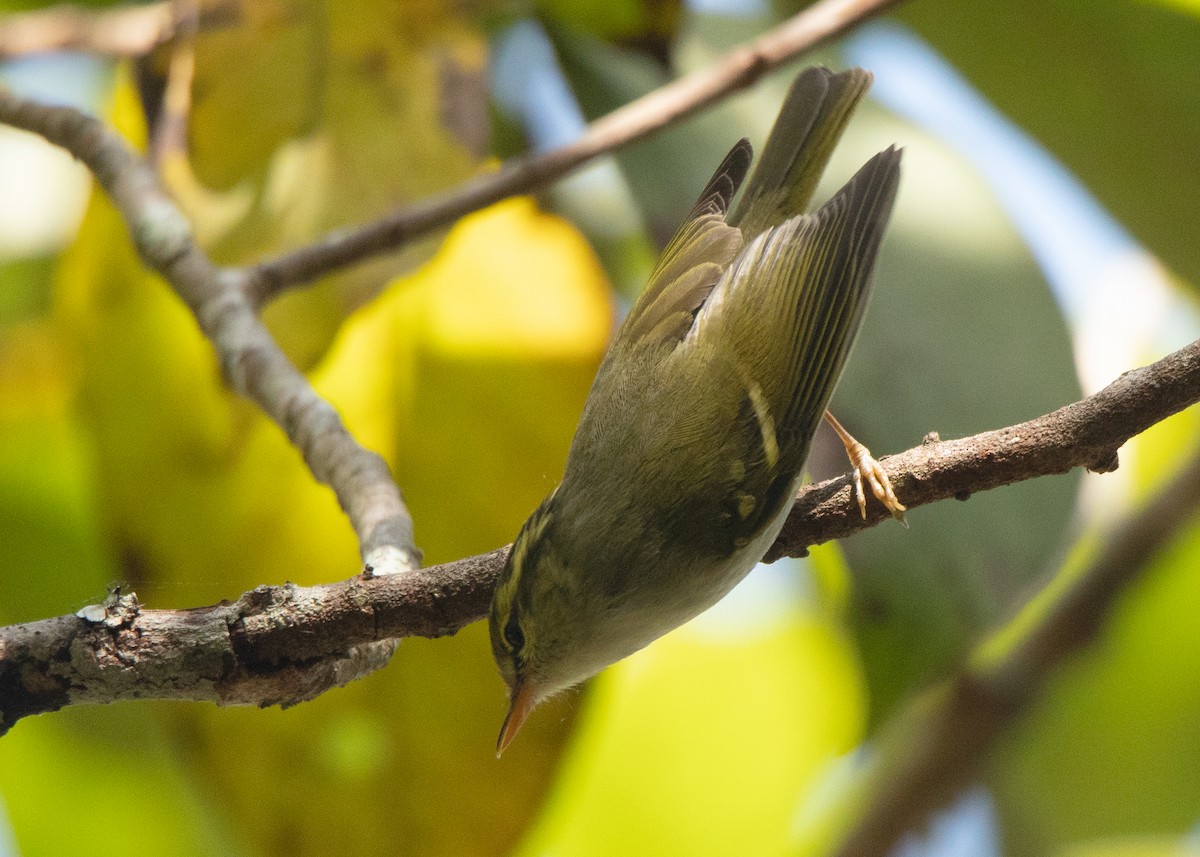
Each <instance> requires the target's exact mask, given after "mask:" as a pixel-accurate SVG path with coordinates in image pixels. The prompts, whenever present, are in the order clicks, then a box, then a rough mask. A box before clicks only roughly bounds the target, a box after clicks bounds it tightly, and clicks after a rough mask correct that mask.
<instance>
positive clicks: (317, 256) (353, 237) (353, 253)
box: [248, 0, 900, 306]
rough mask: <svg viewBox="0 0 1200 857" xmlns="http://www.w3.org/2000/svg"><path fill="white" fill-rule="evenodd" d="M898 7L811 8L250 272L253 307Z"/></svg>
mask: <svg viewBox="0 0 1200 857" xmlns="http://www.w3.org/2000/svg"><path fill="white" fill-rule="evenodd" d="M899 2H900V0H819V2H817V3H814V4H813V5H811V6H809V7H808V8H807V9H804V10H803V11H801V12H799V13H797V14H796V15H794V16H792V17H791V18H789V19H788V20H787V21H785V22H783V23H782V24H780V25H779V26H778V27H776V28H775V29H773V30H771V31H769V32H767V33H765V34H764V35H762V36H759V37H758V38H757V39H755V40H753V41H751V42H749V43H747V44H745V45H742V46H740V47H738V48H735V49H734V50H732V51H730V52H729V53H728V54H726V55H725V56H724V57H722V58H721V59H719V60H717V61H716V62H714V63H712V64H711V65H709V66H706V67H705V68H702V69H699V70H698V71H695V72H692V73H691V74H689V75H687V76H686V77H681V78H679V79H677V80H674V81H672V82H671V83H668V84H666V85H665V86H662V87H659V88H658V89H656V90H654V91H653V92H650V93H648V94H646V95H644V96H642V97H641V98H639V99H637V100H636V101H631V102H630V103H628V104H626V105H624V106H622V107H619V108H617V109H616V110H614V111H613V112H612V113H609V114H608V115H607V116H602V117H601V118H599V119H597V120H596V121H595V122H593V123H592V124H591V125H589V126H588V128H587V130H586V131H585V132H584V133H583V134H582V135H581V136H580V137H579V139H578V140H576V141H574V142H573V143H570V144H568V145H566V146H562V147H560V148H557V149H551V150H550V151H547V152H544V153H542V154H538V155H525V156H521V157H517V158H513V159H512V160H510V161H508V162H507V163H506V164H504V166H503V167H501V168H500V170H499V171H497V172H494V173H488V174H485V175H481V176H477V177H476V178H474V179H471V180H469V181H467V182H465V183H464V184H462V185H460V186H459V187H456V188H453V189H451V190H449V191H446V192H445V193H441V194H437V195H435V196H431V197H429V198H428V199H425V200H422V201H421V202H418V203H416V204H415V205H411V206H408V207H406V208H402V209H400V210H398V211H396V212H394V213H392V214H389V215H386V216H384V217H382V218H380V219H378V220H376V221H374V222H372V223H370V224H368V225H366V226H362V227H359V228H357V229H353V230H348V231H347V230H340V231H338V232H335V233H333V234H330V235H328V236H326V237H325V238H323V239H321V240H320V241H317V242H316V243H313V244H310V245H308V246H307V247H302V248H300V249H298V250H293V251H291V252H289V253H285V254H283V255H281V256H277V257H276V258H274V259H270V260H268V261H265V262H262V263H260V264H258V265H257V266H255V267H254V268H251V269H250V279H249V281H248V286H249V288H250V295H249V296H250V299H251V300H252V301H253V302H254V303H255V304H257V305H260V306H261V305H262V304H263V303H266V302H267V301H269V300H270V299H271V298H272V297H274V296H275V295H276V294H278V293H279V292H280V291H282V290H284V289H286V288H288V287H290V286H296V285H300V284H303V283H309V282H312V281H313V280H315V279H317V278H318V277H321V276H323V275H325V274H328V273H330V272H331V271H334V270H337V269H340V268H345V267H348V266H350V265H353V264H356V263H358V262H361V261H363V260H365V259H367V258H369V257H371V256H375V255H378V254H381V253H385V252H388V251H391V250H395V249H396V248H397V247H399V246H400V245H402V244H403V243H404V242H406V241H410V240H412V239H413V238H415V237H417V236H419V235H423V234H425V233H428V232H432V231H434V230H436V229H439V228H441V227H443V226H446V225H448V224H450V223H452V222H454V221H455V220H457V219H459V218H460V217H463V216H465V215H467V214H470V213H471V212H472V211H477V210H478V209H481V208H484V207H485V206H488V205H491V204H492V203H495V202H499V201H500V200H502V199H504V198H505V197H509V196H513V195H515V194H520V193H528V192H530V191H533V190H537V189H539V188H542V187H545V186H546V185H548V184H550V183H551V182H553V181H555V180H556V179H559V178H562V177H563V176H565V175H567V174H568V173H570V172H572V171H574V170H576V169H578V168H579V167H580V166H582V165H583V164H585V163H587V162H588V161H590V160H592V159H593V158H596V157H598V156H600V155H604V154H608V153H610V152H613V151H616V150H617V149H620V148H622V147H624V146H627V145H629V144H630V143H633V142H635V141H637V140H640V139H642V138H643V137H648V136H650V135H652V134H655V133H657V132H658V131H661V130H662V129H664V128H666V127H668V126H670V125H673V124H675V123H676V122H679V121H680V120H682V119H685V118H687V117H688V116H691V115H693V114H695V113H697V112H699V111H700V110H703V109H704V108H705V107H708V106H710V105H712V104H715V103H716V102H718V101H720V100H721V99H723V98H726V97H728V96H729V95H732V94H733V93H735V92H738V91H740V90H743V89H746V88H747V87H749V86H751V85H752V84H754V83H755V82H756V81H757V80H758V79H759V78H761V77H762V76H763V75H764V74H766V73H768V72H770V71H774V70H775V69H777V68H779V67H780V66H782V65H784V64H785V63H787V62H789V61H791V60H793V59H795V58H796V57H797V56H798V55H799V54H801V53H803V52H805V51H807V50H811V49H812V48H814V47H816V46H817V45H820V44H822V43H824V42H826V41H829V40H830V39H833V38H835V37H837V36H839V35H842V34H843V33H845V32H846V31H848V30H850V29H851V28H853V27H855V26H857V25H858V24H861V23H862V22H864V21H866V20H868V19H869V18H871V17H874V16H875V15H879V14H881V13H882V12H884V11H886V10H887V9H888V8H890V7H891V6H894V5H897V4H898V3H899Z"/></svg>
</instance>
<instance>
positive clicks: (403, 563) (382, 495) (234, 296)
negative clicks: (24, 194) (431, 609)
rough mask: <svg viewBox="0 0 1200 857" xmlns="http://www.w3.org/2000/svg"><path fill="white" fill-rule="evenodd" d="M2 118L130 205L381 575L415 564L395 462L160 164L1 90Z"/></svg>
mask: <svg viewBox="0 0 1200 857" xmlns="http://www.w3.org/2000/svg"><path fill="white" fill-rule="evenodd" d="M0 122H4V123H6V124H8V125H12V126H13V127H16V128H23V129H25V130H27V131H33V132H34V133H37V134H40V135H41V136H43V137H45V138H46V139H47V140H49V141H50V142H51V143H54V144H56V145H58V146H62V147H63V148H64V149H66V150H67V151H69V152H71V154H73V155H75V157H77V158H79V160H81V161H83V162H84V164H86V165H87V166H88V168H89V169H91V171H92V173H93V174H94V175H95V176H96V180H97V181H98V182H99V183H100V184H101V186H103V188H104V189H105V191H107V193H108V195H109V197H110V198H111V199H112V201H113V204H114V205H115V206H116V207H117V209H118V210H119V211H120V212H121V215H122V217H123V218H124V219H125V222H126V225H127V226H128V228H129V233H130V235H131V237H132V239H133V242H134V244H135V245H136V247H137V250H138V253H139V254H140V255H141V257H142V260H143V261H144V262H145V263H146V264H147V265H149V266H150V267H151V268H153V269H154V270H155V271H158V272H159V273H160V274H162V276H163V277H164V278H165V279H166V280H167V282H168V283H170V285H171V286H172V287H173V288H174V289H175V291H176V293H177V294H178V295H179V296H180V297H181V298H182V299H183V301H184V302H185V303H186V304H187V305H188V307H189V308H190V309H191V311H192V313H193V314H194V315H195V316H196V320H197V322H199V325H200V329H201V330H202V331H203V332H204V335H205V336H206V337H208V339H209V341H211V342H212V344H213V347H214V348H215V349H216V351H217V356H218V357H219V359H220V363H221V368H222V371H223V373H224V376H225V379H226V381H227V383H228V384H229V386H230V387H232V388H233V389H234V390H235V391H237V392H238V393H241V394H242V395H244V396H247V397H248V398H250V399H252V400H254V401H255V402H256V403H258V405H259V407H261V408H262V409H263V411H265V412H266V413H267V415H268V416H269V417H270V418H271V419H273V420H274V421H275V422H276V423H278V425H279V426H280V427H281V428H282V429H283V430H284V432H285V433H286V434H287V436H288V438H289V439H290V440H291V441H292V443H293V444H294V445H295V446H296V447H297V448H298V449H299V450H300V452H301V454H302V455H303V456H304V461H305V463H306V464H307V465H308V467H309V469H310V470H311V471H312V473H313V475H314V476H315V477H316V478H317V479H318V480H319V481H320V482H322V483H324V484H326V485H328V486H329V487H331V488H332V489H333V490H334V493H335V494H336V495H337V498H338V502H339V503H341V506H342V508H343V509H344V510H345V511H346V514H347V516H348V517H349V518H350V522H351V524H352V526H353V527H354V531H355V533H356V534H357V535H358V540H359V545H360V549H361V552H362V555H363V559H364V561H365V562H366V563H367V564H368V565H370V566H372V567H374V568H375V569H376V571H377V572H380V573H382V572H387V571H397V570H405V569H408V568H411V567H413V566H415V565H417V564H418V563H419V561H420V560H419V557H420V554H419V552H418V551H417V549H416V547H414V545H413V538H412V520H411V518H410V517H409V514H408V510H407V509H406V508H405V506H404V502H403V500H402V499H401V497H400V491H399V489H397V488H396V485H395V483H394V482H393V481H392V478H391V474H390V473H389V472H388V468H387V465H386V463H384V461H383V459H382V458H380V457H379V456H378V455H376V454H375V453H373V452H370V451H368V450H366V449H364V448H363V447H361V446H359V444H358V443H357V442H356V441H355V440H354V438H353V437H351V436H350V433H349V432H347V431H346V428H345V426H344V425H343V424H342V420H341V418H340V417H339V416H338V414H337V412H336V411H335V410H334V409H333V408H332V407H331V406H330V405H329V404H328V403H327V402H325V401H324V400H323V399H322V398H321V397H320V396H318V395H317V393H316V391H315V390H314V389H313V388H312V385H311V384H309V382H308V379H307V378H305V377H304V375H303V373H301V372H300V371H298V370H297V369H296V368H295V367H294V366H293V365H292V364H291V363H290V362H289V361H288V359H287V357H286V356H285V355H284V353H283V352H282V351H281V350H280V348H279V346H278V345H277V344H276V343H275V341H274V340H273V339H272V338H271V334H270V333H269V332H268V331H267V329H266V327H265V326H264V325H263V324H262V322H261V321H259V319H258V317H257V316H256V315H255V312H254V308H253V307H252V306H251V305H250V303H249V302H248V301H247V300H246V298H245V290H244V288H243V285H244V280H245V273H244V272H242V271H238V270H222V269H219V268H217V267H215V266H214V265H213V264H212V262H211V261H209V259H208V257H207V256H206V255H205V254H204V252H203V251H202V250H201V249H200V248H199V247H198V246H197V244H196V242H195V239H194V238H193V237H192V233H191V227H190V226H189V224H188V222H187V220H186V219H185V218H184V216H183V214H182V212H180V211H179V209H178V207H176V205H175V203H174V202H172V200H171V199H170V197H169V196H168V195H167V193H166V191H164V190H163V188H162V186H161V185H160V184H159V181H158V177H157V175H156V174H155V173H154V170H153V169H152V168H151V167H150V166H149V165H148V164H147V163H146V161H145V160H144V159H143V158H142V157H141V156H139V155H138V154H137V153H136V152H134V151H133V150H132V149H130V148H129V146H128V144H126V142H125V141H124V140H123V139H122V138H121V137H120V135H118V134H117V133H116V131H114V130H113V129H111V128H109V127H108V126H106V125H105V124H104V123H102V122H100V121H99V120H97V119H94V118H92V117H90V116H86V115H84V114H83V113H80V112H79V111H78V110H75V109H73V108H70V107H51V106H47V105H42V104H38V103H36V102H32V101H29V100H26V99H23V98H19V97H17V96H15V95H13V94H12V93H10V92H7V91H4V90H0Z"/></svg>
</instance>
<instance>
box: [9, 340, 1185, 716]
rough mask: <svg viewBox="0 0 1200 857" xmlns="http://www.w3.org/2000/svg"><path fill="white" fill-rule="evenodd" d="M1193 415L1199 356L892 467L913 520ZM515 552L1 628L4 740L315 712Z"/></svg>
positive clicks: (128, 603) (799, 543)
mask: <svg viewBox="0 0 1200 857" xmlns="http://www.w3.org/2000/svg"><path fill="white" fill-rule="evenodd" d="M1197 401H1200V342H1195V343H1192V344H1191V345H1189V346H1187V347H1186V348H1183V349H1180V350H1179V351H1176V352H1174V353H1173V354H1170V355H1168V356H1167V357H1165V358H1163V359H1162V360H1160V361H1158V362H1157V363H1154V364H1152V365H1150V366H1146V367H1143V368H1141V369H1136V370H1134V371H1132V372H1127V373H1125V374H1124V375H1122V376H1121V377H1120V378H1118V379H1117V380H1116V381H1114V382H1113V383H1112V384H1110V385H1109V386H1108V387H1106V388H1105V389H1103V390H1101V391H1100V392H1099V393H1097V394H1095V395H1094V396H1090V397H1089V398H1087V399H1084V400H1082V401H1080V402H1076V403H1075V404H1072V405H1068V406H1066V407H1064V408H1060V409H1058V410H1057V411H1054V412H1053V413H1050V414H1047V415H1045V416H1043V417H1039V418H1038V419H1035V420H1031V421H1030V422H1027V423H1022V424H1021V425H1018V426H1012V427H1011V428H1007V429H1001V430H999V431H994V432H986V433H984V434H981V435H975V436H974V437H970V438H964V439H962V440H954V441H947V442H930V443H925V444H923V445H921V446H918V447H916V448H914V449H911V450H909V451H907V452H905V453H902V454H901V455H896V456H892V457H890V458H887V459H884V463H885V464H886V465H887V469H888V470H889V472H890V475H891V478H892V482H893V484H894V485H895V486H896V490H897V492H898V493H899V494H900V495H901V496H902V497H903V498H904V500H905V502H906V504H908V506H909V508H910V509H912V508H915V507H918V506H921V505H925V504H927V503H932V502H935V501H937V500H942V499H948V498H951V497H958V498H962V497H965V496H968V495H969V494H971V493H974V492H976V491H982V490H986V489H988V488H994V487H996V486H999V485H1005V484H1008V483H1010V482H1015V481H1019V480H1023V479H1032V478H1034V477H1036V476H1042V475H1047V474H1054V473H1062V472H1065V471H1066V470H1069V469H1070V468H1071V467H1074V466H1085V467H1087V466H1091V467H1094V468H1095V467H1100V468H1101V469H1105V468H1106V469H1112V467H1113V466H1115V450H1116V449H1117V448H1119V447H1120V446H1121V444H1123V443H1124V442H1125V441H1126V440H1128V439H1129V438H1130V437H1132V436H1133V435H1135V434H1137V433H1139V432H1141V431H1143V430H1144V429H1145V428H1147V427H1149V426H1150V425H1153V424H1154V423H1157V422H1160V421H1161V420H1164V419H1166V418H1167V417H1168V416H1170V415H1172V414H1174V413H1177V412H1178V411H1180V410H1182V409H1184V408H1186V407H1188V406H1189V405H1191V404H1193V403H1195V402H1197ZM1196 481H1197V482H1200V479H1198V480H1196ZM851 491H852V483H851V479H850V477H849V476H842V477H839V478H837V479H831V480H829V481H827V482H822V483H820V484H817V485H810V486H806V487H805V488H804V489H803V490H802V491H801V492H800V496H799V498H798V499H797V501H796V505H795V507H794V508H793V510H792V512H791V515H790V516H789V518H788V524H787V527H786V530H787V535H786V537H784V536H781V539H780V541H779V542H777V543H776V545H775V547H774V548H773V549H772V551H771V554H772V555H773V556H779V555H782V554H783V553H794V554H800V553H803V552H804V551H805V550H806V548H807V547H808V546H809V545H814V544H819V543H821V542H824V541H828V540H829V539H833V538H842V537H844V536H847V535H850V534H851V533H854V532H857V531H859V530H862V529H865V528H867V527H870V526H874V525H875V524H877V523H879V522H880V521H882V520H886V519H888V516H887V514H886V512H883V511H877V512H876V513H875V514H872V515H869V516H868V520H866V521H864V520H862V519H861V518H860V517H859V515H858V509H857V506H856V504H855V503H854V500H853V497H852V495H851ZM1155 508H1157V506H1156V507H1155ZM1147 514H1150V513H1149V512H1148V513H1147ZM1131 543H1132V542H1131ZM506 551H507V549H506V548H500V549H498V550H495V551H492V552H491V553H488V554H483V555H480V556H475V557H470V558H468V559H463V560H458V561H456V562H451V563H447V564H445V565H441V566H434V567H431V568H427V569H420V570H417V571H413V572H410V573H408V574H404V575H393V576H387V577H364V576H362V575H360V576H358V577H354V578H352V579H350V580H347V581H343V582H341V583H331V584H324V585H320V586H310V587H299V586H292V585H286V586H277V587H268V586H263V587H259V588H258V589H255V590H253V591H252V592H249V593H247V594H246V595H244V596H242V598H241V599H240V600H239V601H238V602H237V603H235V604H219V605H215V606H212V607H204V608H198V609H194V610H142V609H141V608H140V607H139V606H138V605H137V603H136V599H133V598H132V597H131V596H126V597H125V598H124V599H120V600H114V602H113V603H112V604H109V605H106V606H105V607H95V608H88V609H85V610H84V611H81V612H80V614H79V615H74V616H61V617H58V618H56V619H46V620H42V621H40V622H32V623H29V624H26V625H14V626H11V627H8V628H0V732H3V730H5V729H7V728H10V727H11V726H12V725H13V723H15V722H16V721H17V720H18V719H19V718H21V717H23V716H25V715H27V714H33V713H38V712H45V711H53V710H56V709H58V708H61V707H63V706H66V705H74V704H79V703H85V702H112V701H115V700H118V699H132V698H143V699H144V698H171V699H195V700H211V701H214V702H217V703H219V704H225V705H232V704H253V705H271V704H281V705H289V704H293V703H295V702H299V701H302V700H305V699H309V698H311V697H312V696H313V695H315V693H317V692H320V690H321V688H320V686H319V683H317V682H315V681H314V680H313V679H312V676H311V671H312V669H313V668H320V669H322V670H325V671H326V672H333V671H336V669H337V668H340V667H341V665H342V664H343V663H344V661H345V659H346V657H347V653H349V652H351V651H352V650H353V647H354V646H355V645H356V644H359V643H364V642H369V641H372V640H383V639H389V638H394V637H404V636H414V635H415V636H424V637H437V636H442V635H446V634H453V633H455V632H457V631H458V630H459V629H461V628H463V627H464V626H466V625H468V624H470V623H471V622H474V621H477V620H478V619H481V618H483V616H484V615H485V611H486V610H487V606H488V603H489V601H490V600H491V593H492V588H493V587H494V585H495V581H496V577H497V575H498V574H499V571H500V568H501V566H502V565H503V562H504V556H505V553H506ZM1122 569H1124V566H1122ZM1122 573H1125V572H1122ZM1129 573H1132V572H1129ZM1100 579H1101V578H1097V580H1100ZM1104 579H1107V578H1104ZM1113 588H1114V587H1112V586H1108V587H1107V588H1103V587H1102V588H1101V589H1100V590H1096V591H1097V592H1099V594H1100V596H1102V597H1101V598H1100V599H1099V600H1096V601H1095V603H1091V602H1089V603H1088V604H1084V605H1081V606H1078V607H1073V608H1070V610H1073V611H1074V612H1070V611H1068V612H1067V613H1064V616H1065V617H1066V618H1064V619H1063V620H1061V621H1062V622H1068V621H1069V624H1071V627H1081V628H1087V627H1090V626H1089V625H1088V624H1087V623H1086V622H1084V621H1083V620H1082V618H1081V614H1086V613H1087V611H1089V610H1093V611H1101V610H1103V609H1105V606H1104V603H1103V600H1104V598H1111V596H1112V594H1113V592H1112V590H1113ZM1056 621H1057V620H1056ZM1053 627H1058V625H1055V626H1053ZM1057 639H1058V638H1056V637H1054V636H1053V635H1049V636H1034V637H1031V638H1030V642H1029V643H1028V646H1027V647H1026V648H1028V650H1029V654H1022V655H1021V657H1022V658H1026V659H1041V660H1045V661H1050V660H1053V659H1054V658H1058V657H1061V654H1060V652H1059V650H1060V649H1062V650H1065V649H1066V648H1069V646H1070V645H1073V644H1074V641H1072V640H1071V639H1069V638H1063V640H1062V641H1060V642H1055V640H1057ZM1038 641H1043V642H1038ZM1055 646H1057V647H1058V648H1055ZM1030 647H1032V648H1030ZM1026 648H1023V649H1022V650H1021V651H1022V652H1025V651H1026ZM1017 673H1018V676H1014V677H1005V676H1004V675H1003V674H1002V673H1001V674H998V675H999V678H998V679H997V680H1001V679H1002V680H1003V682H1004V683H1006V684H1008V685H1012V686H1017V685H1018V684H1019V682H1018V678H1019V673H1020V670H1019V669H1017ZM964 687H965V688H966V689H967V690H971V689H972V688H973V687H974V685H964ZM963 692H966V691H963ZM968 701H969V700H968Z"/></svg>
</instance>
